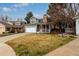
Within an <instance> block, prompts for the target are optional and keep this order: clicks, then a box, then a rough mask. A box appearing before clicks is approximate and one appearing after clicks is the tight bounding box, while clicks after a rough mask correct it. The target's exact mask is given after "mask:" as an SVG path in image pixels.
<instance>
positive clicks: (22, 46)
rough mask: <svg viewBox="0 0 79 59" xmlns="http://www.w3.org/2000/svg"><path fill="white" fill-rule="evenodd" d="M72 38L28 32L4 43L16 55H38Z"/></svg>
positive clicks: (72, 37) (72, 38)
mask: <svg viewBox="0 0 79 59" xmlns="http://www.w3.org/2000/svg"><path fill="white" fill-rule="evenodd" d="M74 39H75V37H74V36H63V37H62V36H58V35H54V34H28V35H25V36H22V37H19V38H15V39H14V40H11V41H9V42H6V43H7V44H8V45H10V46H11V47H12V48H13V49H14V50H15V52H16V55H18V56H28V55H29V56H37V55H39V56H40V55H45V54H46V53H49V52H50V51H52V50H55V49H56V48H58V47H60V46H62V45H64V44H66V43H68V42H70V41H72V40H74Z"/></svg>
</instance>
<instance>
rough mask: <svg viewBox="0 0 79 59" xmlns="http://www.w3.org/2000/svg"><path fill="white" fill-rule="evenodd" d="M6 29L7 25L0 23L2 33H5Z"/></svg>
mask: <svg viewBox="0 0 79 59" xmlns="http://www.w3.org/2000/svg"><path fill="white" fill-rule="evenodd" d="M5 31H6V30H5V25H4V24H2V23H0V34H3V33H4V32H5Z"/></svg>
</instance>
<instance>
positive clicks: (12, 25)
mask: <svg viewBox="0 0 79 59" xmlns="http://www.w3.org/2000/svg"><path fill="white" fill-rule="evenodd" d="M0 23H1V24H3V25H4V26H5V30H6V31H5V32H11V33H22V32H25V30H24V25H25V24H26V22H24V21H6V22H5V21H0Z"/></svg>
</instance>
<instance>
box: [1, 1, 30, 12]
mask: <svg viewBox="0 0 79 59" xmlns="http://www.w3.org/2000/svg"><path fill="white" fill-rule="evenodd" d="M28 5H29V4H27V3H17V4H14V5H12V6H11V7H0V10H2V11H5V12H9V11H16V10H17V8H18V7H19V8H21V7H25V6H28Z"/></svg>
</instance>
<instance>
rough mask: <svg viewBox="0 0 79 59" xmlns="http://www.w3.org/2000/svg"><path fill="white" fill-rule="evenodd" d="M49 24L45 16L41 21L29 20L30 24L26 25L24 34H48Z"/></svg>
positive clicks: (32, 18)
mask: <svg viewBox="0 0 79 59" xmlns="http://www.w3.org/2000/svg"><path fill="white" fill-rule="evenodd" d="M50 28H51V27H50V24H49V23H47V18H46V16H44V17H43V19H41V20H40V19H37V18H35V17H31V18H30V23H29V24H26V26H25V32H29V33H50V31H51V29H50Z"/></svg>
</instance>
